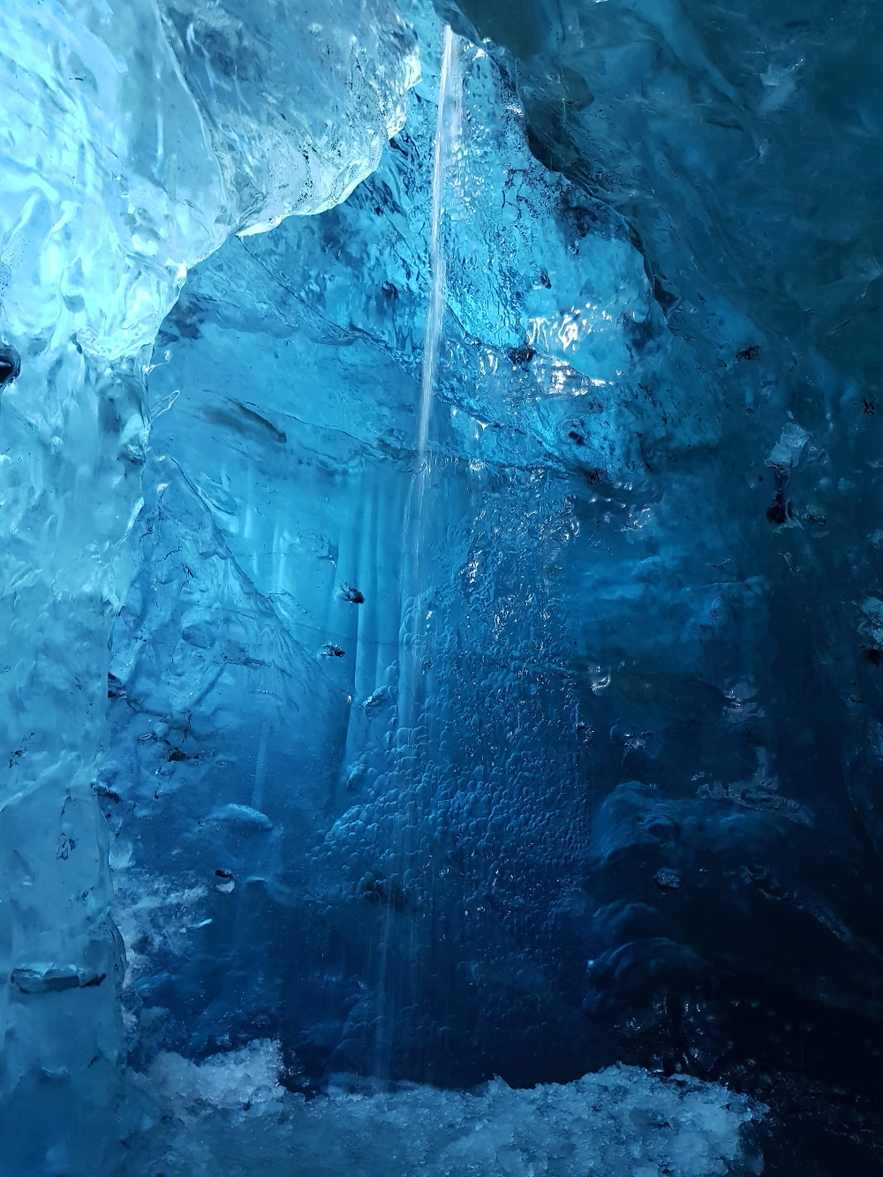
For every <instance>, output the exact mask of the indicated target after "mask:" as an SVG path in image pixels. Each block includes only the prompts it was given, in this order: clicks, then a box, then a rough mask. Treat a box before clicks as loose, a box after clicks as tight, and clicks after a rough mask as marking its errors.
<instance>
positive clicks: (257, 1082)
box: [126, 1041, 764, 1177]
mask: <svg viewBox="0 0 883 1177" xmlns="http://www.w3.org/2000/svg"><path fill="white" fill-rule="evenodd" d="M279 1070H280V1056H279V1051H278V1047H277V1046H276V1045H275V1044H274V1043H272V1042H269V1041H261V1042H253V1043H251V1045H250V1046H249V1047H248V1048H246V1049H245V1050H239V1051H233V1052H231V1053H230V1054H226V1055H214V1056H212V1057H211V1058H208V1059H206V1060H205V1061H204V1062H202V1063H201V1064H199V1063H194V1062H192V1061H189V1060H186V1059H183V1058H182V1057H181V1056H180V1055H172V1054H165V1055H160V1056H159V1058H157V1059H156V1060H155V1061H154V1062H153V1064H152V1065H151V1067H150V1068H149V1070H148V1072H147V1073H146V1075H141V1076H135V1077H133V1079H132V1104H133V1107H137V1108H138V1109H139V1110H138V1116H137V1117H136V1118H140V1122H139V1123H138V1124H137V1128H138V1129H141V1132H140V1135H136V1134H135V1132H133V1135H132V1137H131V1141H130V1149H129V1153H128V1158H127V1167H126V1175H127V1177H147V1175H148V1174H149V1175H150V1177H153V1175H154V1174H157V1173H162V1174H164V1177H179V1175H180V1177H184V1175H185V1174H186V1175H187V1177H202V1175H203V1174H206V1175H208V1174H212V1175H217V1174H223V1175H224V1177H257V1175H260V1177H277V1175H278V1177H282V1175H285V1177H289V1175H292V1174H298V1175H304V1177H306V1175H309V1177H337V1175H339V1174H346V1175H347V1177H470V1175H472V1174H475V1175H476V1177H478V1175H479V1174H480V1175H481V1177H496V1175H497V1174H500V1175H505V1177H540V1175H546V1177H588V1175H590V1174H592V1175H595V1174H597V1175H598V1177H664V1175H668V1177H671V1175H676V1177H717V1175H724V1174H758V1173H760V1172H762V1169H763V1164H762V1161H761V1158H760V1156H759V1154H758V1152H757V1151H756V1149H754V1148H753V1147H752V1146H751V1144H750V1142H749V1140H748V1139H747V1138H746V1134H745V1127H746V1125H748V1124H750V1123H751V1121H753V1120H757V1119H759V1118H760V1116H761V1115H762V1113H763V1110H764V1109H763V1108H762V1107H760V1106H759V1105H757V1104H752V1102H751V1101H750V1100H748V1099H747V1098H746V1097H745V1096H742V1095H736V1094H734V1093H733V1092H731V1091H728V1090H726V1089H725V1088H723V1087H720V1086H718V1085H717V1084H714V1083H703V1082H700V1081H699V1080H696V1079H689V1078H683V1077H677V1078H673V1079H658V1078H655V1077H654V1076H652V1075H650V1074H648V1073H647V1072H646V1071H642V1070H640V1069H639V1068H636V1067H625V1066H614V1067H610V1068H608V1069H607V1070H606V1071H601V1072H600V1073H598V1074H592V1075H586V1076H584V1077H583V1078H582V1079H579V1080H577V1081H576V1082H573V1083H568V1084H564V1085H559V1084H549V1085H548V1086H542V1087H535V1088H533V1089H532V1090H517V1089H513V1088H510V1087H509V1086H507V1084H506V1083H504V1082H503V1081H502V1080H501V1079H495V1080H494V1081H493V1082H491V1083H488V1084H486V1085H484V1086H483V1087H481V1088H478V1089H476V1090H474V1091H471V1092H464V1091H443V1090H439V1089H437V1088H433V1087H426V1086H418V1085H413V1086H404V1087H401V1088H399V1089H397V1090H395V1091H392V1092H371V1093H367V1094H366V1093H364V1092H359V1091H353V1090H345V1089H343V1087H338V1088H332V1089H330V1090H329V1091H328V1092H327V1093H326V1094H324V1095H321V1096H319V1097H317V1098H315V1099H311V1100H310V1099H306V1098H305V1097H304V1096H302V1095H296V1094H292V1093H291V1092H289V1091H286V1090H284V1089H283V1088H282V1087H281V1086H280V1084H279V1081H278V1078H279Z"/></svg>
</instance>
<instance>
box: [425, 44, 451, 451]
mask: <svg viewBox="0 0 883 1177" xmlns="http://www.w3.org/2000/svg"><path fill="white" fill-rule="evenodd" d="M458 40H459V38H458V37H457V36H456V34H455V33H454V32H453V31H452V30H451V27H450V25H446V26H445V32H444V48H443V51H442V63H441V76H440V78H439V92H438V114H437V116H436V123H435V143H434V145H433V161H432V221H431V231H430V238H429V259H430V266H431V274H432V287H431V292H430V296H429V314H428V316H427V319H426V338H425V341H424V345H423V372H422V379H421V387H420V420H419V425H418V430H417V452H418V454H419V457H420V462H421V465H423V463H424V461H425V458H426V443H427V440H428V436H429V416H430V411H431V409H432V398H433V393H434V391H435V370H436V367H437V365H438V349H439V342H440V340H441V327H442V321H443V319H444V312H445V270H446V263H445V251H444V245H443V243H442V241H441V236H440V233H439V228H440V225H441V217H442V210H443V204H444V192H445V173H446V170H447V165H448V161H449V159H450V156H451V152H452V149H453V146H454V144H455V143H456V140H457V137H458V136H459V133H460V108H461V81H460V62H459V57H458V54H457V49H458Z"/></svg>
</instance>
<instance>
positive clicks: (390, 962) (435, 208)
mask: <svg viewBox="0 0 883 1177" xmlns="http://www.w3.org/2000/svg"><path fill="white" fill-rule="evenodd" d="M459 51H460V38H459V37H457V36H456V34H454V33H453V31H452V30H451V29H450V27H449V26H446V27H445V30H444V38H443V48H442V61H441V73H440V76H439V89H438V111H437V114H436V124H435V137H434V142H433V163H432V206H431V221H430V234H429V260H430V279H431V285H430V296H429V308H428V312H427V318H426V334H425V337H424V347H423V364H422V371H421V381H420V404H419V410H418V419H417V462H416V465H415V468H414V471H413V474H412V477H411V486H410V491H409V494H408V498H407V503H406V507H405V516H404V536H405V545H404V558H403V569H402V620H401V629H400V635H401V636H400V646H399V681H398V727H399V736H400V739H399V742H398V750H397V756H398V772H399V773H400V774H401V776H402V778H403V779H406V780H407V781H408V782H409V783H410V784H414V783H416V782H418V780H419V778H421V777H423V776H424V775H425V772H426V767H427V765H426V760H425V758H426V753H427V739H428V736H429V732H428V724H427V723H426V720H427V718H428V717H427V716H426V715H425V714H421V707H422V705H423V703H424V695H425V691H424V689H423V686H424V674H425V670H426V665H427V664H426V656H427V650H426V631H427V624H428V619H429V618H428V610H427V607H426V592H427V589H428V587H429V577H430V571H431V570H430V567H429V561H428V560H427V559H426V558H425V554H424V551H423V540H424V538H425V535H426V532H427V529H428V525H429V516H431V512H429V513H427V512H425V510H424V506H425V501H426V497H427V491H428V489H429V482H430V476H431V474H432V461H431V458H430V455H429V427H430V421H431V416H432V401H433V397H434V394H435V383H436V370H437V367H438V355H439V348H440V344H441V334H442V326H443V323H444V316H445V276H446V258H445V250H444V242H443V235H442V218H443V216H444V211H445V208H444V205H445V186H446V176H447V171H448V166H449V163H450V160H451V157H452V153H453V149H454V147H455V145H456V143H457V141H458V139H459V135H460V122H461V96H462V80H461V74H460V61H459ZM415 796H416V797H417V798H418V799H417V802H416V807H415V812H416V814H417V819H416V820H417V829H418V830H419V829H420V828H421V827H422V825H423V823H424V821H425V817H426V809H427V806H428V804H429V800H428V795H427V783H426V781H425V780H423V781H421V782H420V783H419V784H418V787H417V789H416V792H415ZM419 854H420V844H419V834H417V833H416V831H415V828H414V827H413V826H410V827H408V830H407V831H406V832H405V833H404V834H403V835H402V837H401V840H400V842H399V845H398V847H397V858H398V871H399V877H400V878H401V879H402V880H404V879H405V878H406V877H407V874H408V873H409V870H410V868H411V866H412V864H413V863H414V862H415V860H416V858H417V857H418V855H419ZM395 881H396V880H395V876H393V877H392V878H391V879H390V888H389V899H388V907H387V911H386V913H385V921H384V928H383V932H382V936H381V942H380V945H379V952H380V981H379V988H380V1001H381V1024H382V1026H383V1028H382V1029H381V1030H380V1032H379V1035H378V1040H377V1053H376V1056H375V1063H374V1072H375V1076H376V1078H378V1079H379V1080H381V1081H384V1080H386V1079H388V1078H390V1077H391V1075H392V1073H393V1071H394V1063H393V1056H394V1051H395V1038H396V1028H395V1023H396V1018H397V1016H398V1014H399V1011H401V1010H403V1009H405V1008H406V1007H408V1006H409V1005H410V1004H412V1003H413V1002H414V1000H415V999H416V998H417V995H418V993H419V991H420V985H421V982H422V981H424V980H425V976H424V970H423V968H422V966H421V961H422V959H423V957H422V948H421V934H425V932H424V931H423V930H421V929H420V928H418V926H417V924H416V923H415V921H414V919H413V917H411V916H406V918H405V920H404V921H403V920H402V915H403V913H402V912H400V911H399V910H397V909H396V896H397V895H398V894H400V893H401V892H400V891H399V890H398V884H397V883H396V886H395V887H394V886H393V882H395ZM403 956H404V959H402V957H403Z"/></svg>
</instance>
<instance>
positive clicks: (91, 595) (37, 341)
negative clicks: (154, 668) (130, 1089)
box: [0, 0, 416, 1177]
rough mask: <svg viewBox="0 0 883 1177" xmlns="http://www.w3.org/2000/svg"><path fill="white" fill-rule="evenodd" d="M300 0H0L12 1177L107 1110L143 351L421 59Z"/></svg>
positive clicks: (367, 142) (360, 20) (4, 1088)
mask: <svg viewBox="0 0 883 1177" xmlns="http://www.w3.org/2000/svg"><path fill="white" fill-rule="evenodd" d="M320 7H321V15H322V23H321V26H319V25H317V22H316V19H315V17H316V12H315V11H312V9H311V6H310V5H299V6H298V8H297V13H296V14H295V13H294V12H293V11H292V10H291V9H290V7H289V6H288V5H285V4H278V3H272V4H271V3H267V4H257V5H254V4H249V5H236V4H232V3H231V4H229V5H213V6H211V7H210V8H209V9H206V10H202V9H201V8H200V7H199V6H191V5H187V4H186V3H184V4H165V3H162V4H158V5H157V4H153V3H130V2H128V0H127V2H125V3H91V2H90V0H59V2H57V3H56V2H53V3H29V2H28V0H12V2H11V3H9V4H6V5H4V7H3V11H2V13H0V30H2V38H0V39H2V46H3V48H2V51H0V77H2V81H0V93H2V113H3V118H2V124H3V128H4V129H3V132H2V146H0V157H2V163H3V182H2V185H0V343H2V345H3V348H4V352H3V353H2V354H3V355H4V356H5V357H6V359H5V360H4V363H3V367H2V369H0V371H2V376H0V380H2V384H3V389H2V398H3V399H2V413H0V432H2V460H0V466H2V470H0V498H2V503H3V512H2V514H3V518H2V523H0V532H2V560H3V578H2V580H3V584H2V589H0V629H2V632H3V635H4V641H5V646H4V654H3V658H2V663H3V667H2V686H0V691H2V704H0V730H2V745H3V753H2V754H3V763H4V765H5V767H4V772H5V776H4V781H3V785H2V790H3V792H2V798H0V879H2V881H0V972H2V976H3V982H2V987H0V1017H2V1024H3V1053H2V1060H0V1138H2V1141H3V1163H4V1165H5V1166H6V1167H7V1168H6V1171H7V1172H10V1173H13V1174H15V1177H18V1175H19V1174H31V1173H33V1174H41V1175H42V1174H44V1173H56V1174H60V1173H64V1174H72V1173H76V1174H86V1173H88V1174H93V1173H96V1172H100V1171H103V1169H104V1166H105V1163H106V1149H107V1146H108V1144H109V1142H111V1141H112V1140H113V1138H114V1137H115V1136H117V1135H118V1131H117V1126H116V1124H115V1120H114V1114H113V1108H114V1103H115V1100H116V1097H117V1094H118V1092H119V1085H120V1079H121V1075H122V1062H123V1056H124V1050H123V1029H122V1023H121V1018H120V988H121V983H122V975H123V954H122V951H121V944H120V941H119V937H118V935H117V934H116V931H115V929H114V925H113V923H112V921H110V920H109V918H108V907H109V902H110V897H111V883H110V875H109V872H108V868H107V841H106V837H107V836H106V832H105V831H106V822H105V820H104V818H103V816H102V815H101V813H100V811H99V809H98V806H97V803H96V800H95V797H94V794H93V790H92V788H91V786H92V784H93V782H94V781H95V780H96V773H97V764H98V760H99V757H100V756H101V755H102V754H103V753H104V752H105V751H106V750H107V726H106V696H107V679H106V676H107V669H108V657H109V655H108V643H109V640H110V630H111V624H112V620H113V617H114V615H115V614H116V612H117V611H118V610H119V608H120V607H121V605H122V603H123V601H124V599H125V596H126V590H127V585H128V579H129V573H130V568H131V564H130V557H129V551H128V546H127V536H128V530H129V528H130V527H131V524H132V521H133V520H134V518H135V517H136V516H137V514H138V511H139V509H140V502H141V473H142V464H143V461H144V455H145V447H146V443H147V421H146V419H145V416H144V410H145V400H144V377H145V369H146V365H147V363H148V361H149V355H150V351H149V349H150V347H151V345H152V344H153V342H154V339H155V336H156V333H157V331H158V329H159V327H160V324H161V322H162V320H163V318H164V316H165V315H166V313H167V312H168V311H169V309H170V308H171V307H172V306H173V304H174V302H175V299H176V297H177V294H178V292H179V291H180V289H181V285H182V283H183V281H184V278H185V276H186V273H187V270H188V268H189V267H190V266H191V265H193V264H194V263H195V262H197V261H198V260H199V259H200V258H202V257H205V256H206V255H207V254H209V253H211V252H212V250H214V249H216V248H217V247H218V246H219V245H220V244H221V242H222V241H223V240H224V239H225V238H226V237H227V235H228V234H229V233H230V232H239V231H246V230H249V229H255V228H260V227H264V226H266V225H267V224H270V223H273V222H275V221H276V220H278V218H279V217H280V216H281V215H283V214H288V213H292V212H299V213H314V212H316V211H318V210H319V209H321V208H327V207H329V206H330V205H332V204H333V203H335V201H338V200H341V199H343V198H344V197H345V196H346V195H347V193H348V192H349V191H351V190H352V188H353V187H354V185H355V184H356V183H357V182H358V181H359V180H360V179H361V178H362V177H363V176H364V175H366V174H367V173H368V172H369V171H370V170H371V168H372V167H373V166H374V164H375V163H376V161H377V159H378V157H379V154H380V150H381V147H382V146H383V144H384V143H385V142H386V140H387V138H388V136H389V134H390V133H392V132H393V131H395V130H397V129H398V128H399V127H400V126H401V123H402V121H403V118H404V109H405V104H406V93H407V90H408V88H409V86H410V85H411V83H412V82H413V80H414V77H415V71H416V57H415V55H414V41H413V37H412V35H411V33H410V32H409V30H408V29H407V28H406V27H405V26H404V24H403V23H402V22H401V21H400V20H399V18H398V14H397V12H396V11H395V9H394V8H393V7H391V6H386V5H384V4H381V5H372V11H371V14H370V15H369V14H368V13H367V12H366V11H365V9H364V7H363V6H361V5H359V4H353V5H346V4H331V5H327V4H323V5H322V6H320ZM277 26H278V27H277ZM238 55H241V61H242V62H247V63H248V66H247V69H245V70H243V69H240V68H239V67H238V66H237V64H236V62H237V56H238Z"/></svg>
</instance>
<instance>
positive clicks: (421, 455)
mask: <svg viewBox="0 0 883 1177" xmlns="http://www.w3.org/2000/svg"><path fill="white" fill-rule="evenodd" d="M459 50H460V38H459V37H458V36H457V35H456V34H455V33H454V32H453V31H452V30H451V28H450V26H445V30H444V38H443V47H442V60H441V72H440V76H439V88H438V113H437V115H436V124H435V140H434V143H433V162H432V213H431V221H430V237H429V260H430V275H431V286H430V295H429V309H428V313H427V317H426V335H425V338H424V345H423V367H422V372H421V381H420V407H419V415H418V423H417V467H416V469H415V472H414V476H413V481H412V485H411V493H410V494H409V496H408V502H407V506H406V509H405V535H406V537H407V543H406V549H405V551H406V557H405V558H406V567H405V570H404V571H405V575H404V578H403V584H404V589H405V593H404V599H405V602H406V609H407V613H406V616H405V617H404V618H403V624H402V658H401V678H400V682H399V722H400V725H401V726H402V727H404V728H408V729H410V728H412V727H413V725H414V723H415V721H416V717H417V710H418V702H419V699H418V696H419V682H420V678H421V672H422V665H423V657H422V655H421V648H422V646H423V645H424V644H425V643H424V642H422V641H421V636H420V630H421V628H424V629H425V622H426V616H425V614H426V610H425V608H424V607H423V604H422V603H421V599H420V598H421V596H422V595H424V594H425V590H426V587H427V586H426V583H425V579H426V578H425V576H424V575H423V573H422V570H421V547H422V541H423V538H424V530H425V528H424V502H425V498H426V491H427V487H428V483H429V476H430V474H431V468H432V463H431V459H430V456H429V451H428V442H429V425H430V419H431V415H432V402H433V397H434V395H435V385H436V372H437V368H438V356H439V348H440V344H441V333H442V326H443V323H444V316H445V275H446V259H445V249H444V241H443V235H442V218H443V214H444V202H445V180H446V175H447V170H448V165H449V163H450V160H451V157H452V155H453V152H454V149H455V147H456V144H457V141H458V139H459V136H460V122H461V107H462V79H461V75H460V56H459Z"/></svg>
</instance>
